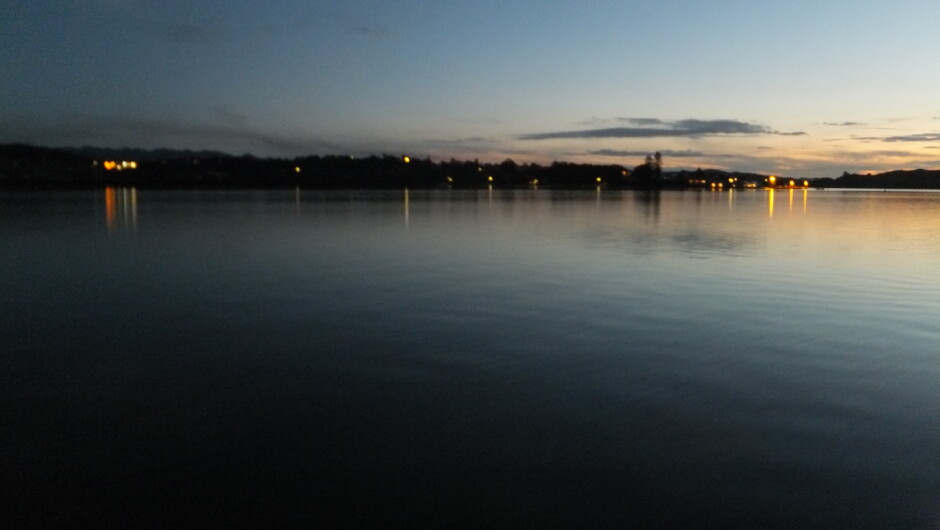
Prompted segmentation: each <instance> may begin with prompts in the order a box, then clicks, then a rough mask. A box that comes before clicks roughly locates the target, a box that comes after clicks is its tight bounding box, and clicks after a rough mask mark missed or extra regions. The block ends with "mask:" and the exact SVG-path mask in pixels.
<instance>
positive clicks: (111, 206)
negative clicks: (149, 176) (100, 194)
mask: <svg viewBox="0 0 940 530" xmlns="http://www.w3.org/2000/svg"><path fill="white" fill-rule="evenodd" d="M104 215H105V225H106V226H107V227H108V231H113V230H115V229H116V228H118V227H125V228H126V227H130V228H131V229H132V230H135V229H137V188H112V187H110V186H109V187H107V188H105V189H104Z"/></svg>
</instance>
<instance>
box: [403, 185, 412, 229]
mask: <svg viewBox="0 0 940 530" xmlns="http://www.w3.org/2000/svg"><path fill="white" fill-rule="evenodd" d="M404 202H405V228H406V229H407V228H408V221H409V219H408V217H409V215H410V214H411V211H410V210H411V205H410V204H409V202H408V188H405V201H404Z"/></svg>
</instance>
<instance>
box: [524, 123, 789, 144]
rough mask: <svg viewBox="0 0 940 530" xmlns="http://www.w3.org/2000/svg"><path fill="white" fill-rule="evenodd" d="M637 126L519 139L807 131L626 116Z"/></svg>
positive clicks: (648, 136)
mask: <svg viewBox="0 0 940 530" xmlns="http://www.w3.org/2000/svg"><path fill="white" fill-rule="evenodd" d="M625 120H627V121H629V122H630V123H632V124H634V125H637V126H636V127H608V128H603V129H587V130H581V131H558V132H546V133H534V134H524V135H520V136H519V139H520V140H550V139H558V138H662V137H672V138H676V137H690V138H694V137H701V136H715V135H737V134H741V135H755V134H772V135H784V136H798V135H804V134H806V133H805V132H802V131H796V132H780V131H775V130H773V129H771V128H769V127H765V126H763V125H757V124H753V123H747V122H743V121H738V120H694V119H689V120H678V121H664V120H658V119H655V118H626V119H625Z"/></svg>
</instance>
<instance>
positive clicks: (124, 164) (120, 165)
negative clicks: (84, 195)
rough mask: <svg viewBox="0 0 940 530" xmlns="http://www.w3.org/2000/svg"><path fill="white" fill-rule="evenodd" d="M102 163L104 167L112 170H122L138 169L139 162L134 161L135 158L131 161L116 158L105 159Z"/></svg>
mask: <svg viewBox="0 0 940 530" xmlns="http://www.w3.org/2000/svg"><path fill="white" fill-rule="evenodd" d="M101 165H102V166H104V168H105V169H106V170H108V171H112V170H113V171H122V170H125V169H137V162H134V161H133V160H131V161H127V160H123V161H121V162H117V161H115V160H105V161H104V162H102V163H101Z"/></svg>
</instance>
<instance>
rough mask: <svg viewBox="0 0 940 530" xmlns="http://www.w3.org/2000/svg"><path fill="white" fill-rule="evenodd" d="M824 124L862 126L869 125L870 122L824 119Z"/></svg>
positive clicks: (831, 125)
mask: <svg viewBox="0 0 940 530" xmlns="http://www.w3.org/2000/svg"><path fill="white" fill-rule="evenodd" d="M823 125H828V126H830V127H861V126H864V125H868V124H867V123H862V122H858V121H843V122H831V121H824V122H823Z"/></svg>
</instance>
